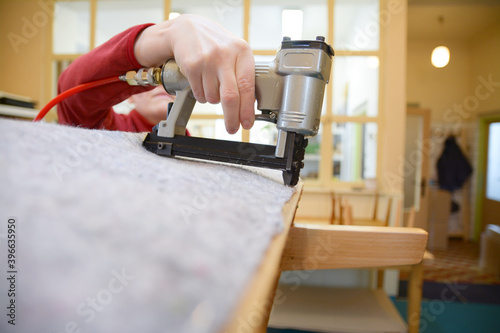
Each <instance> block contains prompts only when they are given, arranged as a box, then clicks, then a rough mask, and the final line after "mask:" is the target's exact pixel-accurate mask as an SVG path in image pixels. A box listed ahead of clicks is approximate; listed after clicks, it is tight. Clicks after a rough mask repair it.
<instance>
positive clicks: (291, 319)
mask: <svg viewBox="0 0 500 333" xmlns="http://www.w3.org/2000/svg"><path fill="white" fill-rule="evenodd" d="M278 290H279V291H278V292H277V294H276V295H277V297H278V295H279V298H277V299H275V302H274V303H275V305H274V307H273V310H272V312H271V318H270V320H269V327H274V328H288V329H300V330H312V331H317V332H339V333H340V332H351V333H353V332H358V333H368V332H370V333H377V332H394V333H396V332H406V331H407V329H408V328H407V325H406V323H405V322H404V321H403V318H402V317H401V315H400V314H399V312H398V311H397V310H396V308H395V307H394V305H393V304H392V302H391V300H390V299H389V298H388V297H387V295H386V294H385V292H384V291H383V290H380V289H376V290H372V289H363V288H328V287H311V286H303V285H302V286H298V287H297V286H295V285H279V286H278ZM279 300H281V302H280V301H279Z"/></svg>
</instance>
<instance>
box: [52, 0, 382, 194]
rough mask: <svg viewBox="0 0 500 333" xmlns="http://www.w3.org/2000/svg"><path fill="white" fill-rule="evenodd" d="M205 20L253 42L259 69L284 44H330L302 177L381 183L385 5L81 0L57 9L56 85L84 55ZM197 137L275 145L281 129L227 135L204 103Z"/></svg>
mask: <svg viewBox="0 0 500 333" xmlns="http://www.w3.org/2000/svg"><path fill="white" fill-rule="evenodd" d="M184 13H192V14H198V15H202V16H205V17H207V18H209V19H211V20H214V21H216V22H218V23H220V24H221V25H222V26H224V27H225V28H226V29H227V30H229V31H231V32H232V33H233V34H235V35H237V36H240V37H242V38H244V39H246V40H248V41H249V43H250V45H251V47H252V49H253V50H254V55H255V58H256V61H270V60H272V59H274V56H275V54H276V51H277V49H278V48H279V47H280V43H281V40H282V38H283V36H290V37H292V38H294V39H315V38H316V36H325V37H326V40H327V42H328V43H329V44H331V45H332V46H333V48H334V50H335V57H334V60H333V68H332V76H331V80H330V84H328V86H327V91H326V93H325V99H324V103H323V110H322V118H321V126H320V130H319V133H318V135H316V136H315V137H312V138H309V146H308V147H307V149H306V156H305V161H304V164H305V166H304V169H303V171H302V173H301V176H302V177H303V178H304V179H305V180H306V184H307V183H310V184H316V185H321V186H327V187H330V186H336V185H337V184H339V183H340V182H347V183H358V182H363V181H364V180H366V179H372V178H376V177H377V174H378V172H379V170H377V165H378V161H379V160H380V158H379V156H378V155H379V151H380V149H378V147H380V146H381V142H380V139H379V131H380V130H381V128H383V121H382V119H381V116H380V113H381V112H379V110H380V107H381V98H380V94H381V93H380V89H379V82H380V80H381V79H380V73H381V71H380V68H381V67H383V65H384V64H383V63H381V61H380V59H381V50H380V49H381V47H380V45H382V44H381V29H383V27H382V26H381V25H380V4H379V0H311V1H302V0H287V1H285V0H216V1H208V2H207V1H202V0H170V1H167V0H145V1H140V2H139V1H133V0H86V1H84V0H81V1H69V0H66V1H56V6H55V17H54V25H53V32H54V33H53V59H52V61H53V62H54V63H55V67H54V68H55V71H54V85H55V82H56V78H57V77H58V74H59V73H60V72H61V71H62V70H63V69H64V68H65V66H67V65H68V64H69V63H70V62H71V61H72V60H73V59H74V58H76V57H77V56H78V55H79V54H81V53H85V52H87V51H88V50H90V49H91V48H93V47H95V46H97V45H99V44H101V43H103V42H104V41H106V40H107V39H109V38H110V37H111V36H113V35H115V34H116V33H118V32H120V31H123V30H124V29H126V28H128V27H130V26H132V25H135V24H140V23H146V22H153V23H155V22H160V21H163V20H164V19H167V18H168V17H169V16H172V17H173V16H175V15H178V14H184ZM188 129H189V130H190V132H191V133H192V134H193V135H196V136H203V137H211V138H218V139H228V140H237V141H241V140H243V141H250V142H256V143H265V144H275V143H276V137H277V132H276V128H275V126H274V125H272V124H269V123H266V122H256V124H255V126H254V127H253V128H252V129H251V130H250V131H246V130H240V131H239V132H238V133H237V134H235V135H228V134H227V133H226V131H225V127H224V121H223V114H222V108H221V107H220V105H210V104H200V103H197V104H196V106H195V109H194V112H193V115H192V117H191V119H190V121H189V123H188Z"/></svg>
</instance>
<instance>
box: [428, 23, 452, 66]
mask: <svg viewBox="0 0 500 333" xmlns="http://www.w3.org/2000/svg"><path fill="white" fill-rule="evenodd" d="M438 21H439V23H440V25H441V40H443V39H444V28H443V21H444V18H443V17H442V16H439V17H438ZM441 44H443V43H441ZM431 62H432V65H433V66H434V67H436V68H443V67H444V66H446V65H448V62H450V50H449V49H448V48H447V47H446V46H443V45H440V46H438V47H436V48H435V49H434V50H433V51H432V55H431Z"/></svg>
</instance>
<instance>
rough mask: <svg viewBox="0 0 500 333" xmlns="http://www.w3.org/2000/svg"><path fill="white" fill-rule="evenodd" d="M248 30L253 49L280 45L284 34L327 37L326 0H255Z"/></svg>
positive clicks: (297, 37) (305, 37)
mask: <svg viewBox="0 0 500 333" xmlns="http://www.w3.org/2000/svg"><path fill="white" fill-rule="evenodd" d="M249 34H250V36H249V39H250V40H249V41H250V46H251V47H252V49H254V50H275V49H278V48H279V47H280V43H281V40H282V39H283V36H284V35H288V36H289V37H291V38H292V39H316V36H325V37H327V34H328V5H327V1H326V0H312V1H300V0H289V1H281V0H252V1H251V8H250V27H249Z"/></svg>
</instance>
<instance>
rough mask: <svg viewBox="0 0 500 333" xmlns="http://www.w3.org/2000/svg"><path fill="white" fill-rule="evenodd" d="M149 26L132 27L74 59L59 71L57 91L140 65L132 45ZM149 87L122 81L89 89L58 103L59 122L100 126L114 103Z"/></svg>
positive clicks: (122, 72) (115, 74) (118, 74)
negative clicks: (62, 70) (63, 69)
mask: <svg viewBox="0 0 500 333" xmlns="http://www.w3.org/2000/svg"><path fill="white" fill-rule="evenodd" d="M148 26H149V25H141V26H136V27H132V28H130V29H128V30H126V31H124V32H122V33H120V34H118V35H116V36H115V37H113V38H112V39H110V40H109V41H108V42H106V43H104V44H103V45H101V46H99V47H97V48H95V49H94V50H92V51H90V52H89V53H87V54H85V55H83V56H81V57H79V58H78V59H76V60H75V61H74V62H73V63H72V64H71V65H70V66H69V67H68V68H67V69H66V70H65V71H64V72H63V73H62V74H61V77H60V78H59V81H58V90H59V92H62V91H65V90H68V89H70V88H72V87H75V86H77V85H79V84H82V83H86V82H91V81H95V80H99V79H102V78H106V77H113V76H120V75H122V74H124V73H125V72H127V71H129V70H133V69H137V68H140V67H142V65H141V64H140V63H139V62H138V61H137V58H136V56H135V54H134V45H135V41H136V38H137V36H138V35H139V34H140V33H141V32H142V31H143V30H144V29H145V28H147V27H148ZM151 88H152V87H142V86H135V87H134V86H129V85H128V84H127V83H125V82H117V83H112V84H108V85H106V86H101V87H98V88H92V89H90V90H88V91H84V92H81V93H79V94H76V95H74V96H72V97H69V98H67V99H66V100H64V101H62V102H61V103H60V104H59V106H58V114H59V121H60V122H61V123H64V124H70V125H82V126H84V127H88V128H100V127H102V123H103V121H104V120H105V119H106V117H108V116H109V113H110V112H113V111H112V109H111V107H112V106H113V105H115V104H117V103H119V102H121V101H123V100H125V99H126V98H128V97H129V96H131V95H133V94H137V93H140V92H143V91H145V90H147V89H151Z"/></svg>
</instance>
